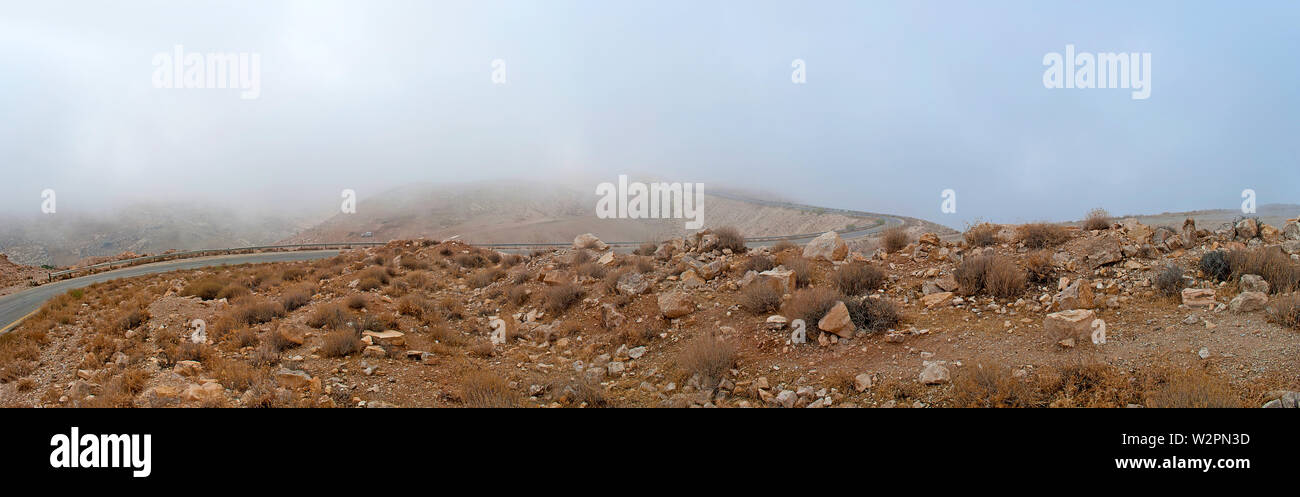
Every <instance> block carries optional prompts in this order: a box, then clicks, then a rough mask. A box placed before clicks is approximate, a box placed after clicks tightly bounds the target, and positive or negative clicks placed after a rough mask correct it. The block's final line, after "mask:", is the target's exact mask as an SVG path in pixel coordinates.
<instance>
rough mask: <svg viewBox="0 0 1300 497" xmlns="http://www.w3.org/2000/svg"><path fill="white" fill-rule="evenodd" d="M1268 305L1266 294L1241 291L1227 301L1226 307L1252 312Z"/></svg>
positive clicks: (1236, 310) (1237, 310) (1235, 310)
mask: <svg viewBox="0 0 1300 497" xmlns="http://www.w3.org/2000/svg"><path fill="white" fill-rule="evenodd" d="M1266 305H1268V294H1265V293H1262V292H1241V294H1240V295H1237V297H1236V298H1234V299H1232V302H1229V303H1228V308H1230V309H1232V310H1233V312H1254V311H1258V310H1261V309H1263V308H1264V306H1266Z"/></svg>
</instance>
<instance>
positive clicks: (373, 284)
mask: <svg viewBox="0 0 1300 497" xmlns="http://www.w3.org/2000/svg"><path fill="white" fill-rule="evenodd" d="M383 286H384V282H383V280H381V279H379V278H376V277H373V276H366V277H363V278H361V280H360V281H359V282H357V290H361V291H363V292H368V291H370V290H375V289H378V288H383Z"/></svg>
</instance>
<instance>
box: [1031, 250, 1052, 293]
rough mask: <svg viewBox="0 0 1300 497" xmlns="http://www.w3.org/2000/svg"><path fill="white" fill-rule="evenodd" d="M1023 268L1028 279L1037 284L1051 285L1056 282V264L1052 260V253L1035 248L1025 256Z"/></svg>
mask: <svg viewBox="0 0 1300 497" xmlns="http://www.w3.org/2000/svg"><path fill="white" fill-rule="evenodd" d="M1025 270H1026V272H1027V273H1028V277H1029V281H1030V282H1033V283H1034V284H1038V285H1051V284H1053V283H1056V282H1057V279H1056V264H1055V263H1053V262H1052V253H1051V252H1050V251H1047V250H1036V251H1034V252H1030V253H1029V255H1027V256H1025Z"/></svg>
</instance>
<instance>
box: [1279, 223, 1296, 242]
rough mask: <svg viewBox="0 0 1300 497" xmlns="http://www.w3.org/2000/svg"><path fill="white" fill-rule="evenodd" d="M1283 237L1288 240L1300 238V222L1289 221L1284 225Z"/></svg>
mask: <svg viewBox="0 0 1300 497" xmlns="http://www.w3.org/2000/svg"><path fill="white" fill-rule="evenodd" d="M1282 238H1285V239H1287V240H1300V222H1297V221H1287V222H1286V225H1285V226H1283V227H1282Z"/></svg>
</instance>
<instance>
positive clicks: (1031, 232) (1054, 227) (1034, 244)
mask: <svg viewBox="0 0 1300 497" xmlns="http://www.w3.org/2000/svg"><path fill="white" fill-rule="evenodd" d="M1016 234H1017V235H1018V236H1019V237H1020V242H1021V243H1024V244H1025V246H1026V247H1029V248H1031V249H1042V248H1049V247H1055V246H1057V245H1060V244H1062V243H1065V241H1066V240H1069V239H1070V231H1069V230H1067V229H1065V227H1064V226H1061V225H1058V224H1052V223H1030V224H1022V225H1020V226H1019V227H1017V228H1016Z"/></svg>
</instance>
